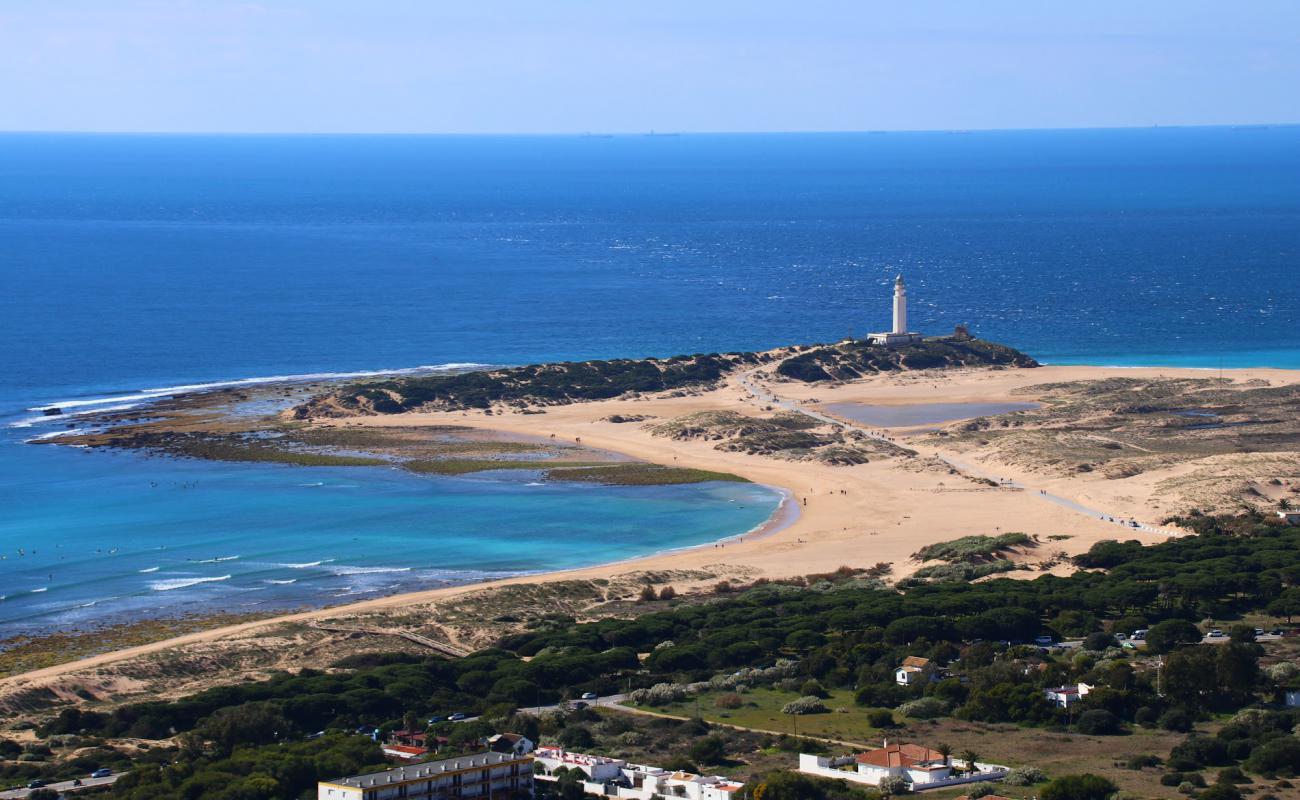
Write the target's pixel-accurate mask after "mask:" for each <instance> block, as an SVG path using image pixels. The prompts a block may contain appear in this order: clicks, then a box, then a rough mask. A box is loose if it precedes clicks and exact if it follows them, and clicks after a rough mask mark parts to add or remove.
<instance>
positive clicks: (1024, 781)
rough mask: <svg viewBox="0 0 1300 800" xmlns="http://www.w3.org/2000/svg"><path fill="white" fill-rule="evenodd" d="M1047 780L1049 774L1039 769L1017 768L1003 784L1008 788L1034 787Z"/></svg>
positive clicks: (1009, 773)
mask: <svg viewBox="0 0 1300 800" xmlns="http://www.w3.org/2000/svg"><path fill="white" fill-rule="evenodd" d="M1045 780H1047V773H1046V772H1043V771H1042V770H1041V769H1039V768H1038V767H1016V768H1015V769H1013V770H1011V771H1010V772H1008V773H1007V776H1006V777H1005V778H1003V779H1002V782H1003V783H1005V784H1006V785H1008V786H1033V785H1034V784H1035V783H1042V782H1043V781H1045Z"/></svg>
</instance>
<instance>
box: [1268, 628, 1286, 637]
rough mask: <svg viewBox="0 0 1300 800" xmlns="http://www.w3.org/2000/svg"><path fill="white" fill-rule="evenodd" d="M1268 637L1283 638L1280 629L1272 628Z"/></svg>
mask: <svg viewBox="0 0 1300 800" xmlns="http://www.w3.org/2000/svg"><path fill="white" fill-rule="evenodd" d="M1269 635H1270V636H1283V635H1284V634H1283V633H1282V629H1281V628H1274V629H1273V630H1271V631H1269Z"/></svg>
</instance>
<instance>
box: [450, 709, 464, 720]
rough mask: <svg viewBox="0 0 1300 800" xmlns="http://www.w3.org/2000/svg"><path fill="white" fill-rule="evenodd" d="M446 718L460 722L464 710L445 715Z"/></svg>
mask: <svg viewBox="0 0 1300 800" xmlns="http://www.w3.org/2000/svg"><path fill="white" fill-rule="evenodd" d="M447 719H449V720H451V721H452V722H460V721H461V720H463V719H465V712H464V711H457V712H456V713H455V714H452V715H451V716H449V717H447Z"/></svg>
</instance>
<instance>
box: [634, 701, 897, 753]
mask: <svg viewBox="0 0 1300 800" xmlns="http://www.w3.org/2000/svg"><path fill="white" fill-rule="evenodd" d="M720 694H729V692H705V693H704V694H701V695H699V716H700V717H702V718H703V719H705V720H706V721H708V722H721V723H725V724H727V725H739V726H741V727H744V728H756V729H759V730H765V731H774V732H776V733H787V734H792V735H793V734H796V733H797V734H798V735H800V736H820V737H823V738H827V739H842V740H845V741H850V742H863V743H866V742H872V741H878V740H879V739H881V738H882V737H883V736H891V735H892V734H890V733H889V732H888V729H881V728H875V727H872V725H871V723H870V722H868V721H867V714H868V713H869V712H870V711H871V710H872V709H870V708H865V707H863V706H858V705H854V703H853V691H852V690H850V689H837V690H834V691H832V692H830V696H829V697H827V698H826V699H824V700H823V701H822V702H823V703H825V704H826V707H827V708H829V709H831V711H829V712H828V713H825V714H803V715H799V716H796V715H793V714H782V713H781V707H782V706H784V705H785V704H786V703H789V702H791V701H792V700H798V699H799V698H800V697H801V695H800V694H799V693H798V692H782V691H778V690H776V689H770V688H758V689H752V690H750V691H748V692H745V693H744V694H742V695H741V696H740V697H741V699H742V701H743V704H742V705H741V707H740V708H733V709H722V708H718V707H717V706H716V701H717V698H718V695H720ZM695 707H696V702H695V698H694V697H691V698H687V699H686V700H684V701H682V702H680V703H672V704H670V705H667V706H663V707H654V706H642V708H645V709H646V710H647V711H657V712H659V713H661V714H675V715H679V716H684V717H693V716H695V715H696V714H695V710H696V709H695Z"/></svg>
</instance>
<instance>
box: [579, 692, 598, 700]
mask: <svg viewBox="0 0 1300 800" xmlns="http://www.w3.org/2000/svg"><path fill="white" fill-rule="evenodd" d="M582 699H583V700H595V699H596V693H595V692H585V693H583V695H582Z"/></svg>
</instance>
